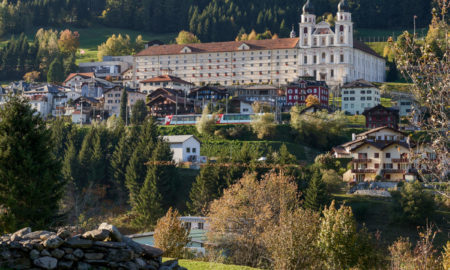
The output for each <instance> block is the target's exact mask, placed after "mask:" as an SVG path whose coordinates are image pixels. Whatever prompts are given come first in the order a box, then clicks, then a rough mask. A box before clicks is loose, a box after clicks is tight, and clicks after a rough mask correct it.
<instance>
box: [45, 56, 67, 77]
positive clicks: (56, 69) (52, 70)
mask: <svg viewBox="0 0 450 270" xmlns="http://www.w3.org/2000/svg"><path fill="white" fill-rule="evenodd" d="M62 81H64V67H63V64H62V63H61V59H60V58H59V57H56V58H55V60H53V62H52V63H51V64H50V67H49V69H48V73H47V82H49V83H55V82H62Z"/></svg>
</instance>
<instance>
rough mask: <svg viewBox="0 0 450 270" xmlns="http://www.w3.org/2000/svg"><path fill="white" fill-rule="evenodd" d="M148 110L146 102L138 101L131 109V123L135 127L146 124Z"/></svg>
mask: <svg viewBox="0 0 450 270" xmlns="http://www.w3.org/2000/svg"><path fill="white" fill-rule="evenodd" d="M147 114H148V110H147V105H145V101H143V100H138V101H136V103H135V104H134V106H133V108H132V109H131V123H132V124H133V125H140V124H142V123H143V122H144V120H145V118H146V117H147Z"/></svg>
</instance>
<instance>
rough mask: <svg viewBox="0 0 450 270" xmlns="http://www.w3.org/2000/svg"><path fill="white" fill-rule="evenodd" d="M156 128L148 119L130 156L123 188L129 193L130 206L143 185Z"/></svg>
mask: <svg viewBox="0 0 450 270" xmlns="http://www.w3.org/2000/svg"><path fill="white" fill-rule="evenodd" d="M157 129H158V127H157V125H156V122H155V121H154V119H153V118H150V119H149V120H148V121H146V122H145V123H144V125H143V126H142V131H141V132H140V134H139V141H138V143H137V145H136V147H135V149H134V151H133V154H132V155H131V158H130V162H129V163H128V166H127V169H126V176H125V186H126V187H127V189H128V191H129V197H130V204H131V205H134V203H135V200H136V198H137V196H138V194H139V190H140V187H141V186H142V184H143V183H144V180H145V177H146V173H147V167H146V165H145V163H147V162H148V161H149V160H150V159H151V157H152V152H153V149H154V146H155V144H156V141H157V139H158V130H157Z"/></svg>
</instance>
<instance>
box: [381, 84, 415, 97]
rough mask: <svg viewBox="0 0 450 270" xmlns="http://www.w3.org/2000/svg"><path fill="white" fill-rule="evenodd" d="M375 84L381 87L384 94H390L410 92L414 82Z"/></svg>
mask: <svg viewBox="0 0 450 270" xmlns="http://www.w3.org/2000/svg"><path fill="white" fill-rule="evenodd" d="M373 84H374V85H375V86H376V87H378V88H380V89H381V92H382V93H383V94H389V93H390V92H403V93H410V92H411V86H412V84H410V83H399V82H385V83H373Z"/></svg>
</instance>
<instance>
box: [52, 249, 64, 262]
mask: <svg viewBox="0 0 450 270" xmlns="http://www.w3.org/2000/svg"><path fill="white" fill-rule="evenodd" d="M51 254H52V257H53V258H56V259H61V258H62V257H63V256H64V251H63V250H62V249H59V248H57V249H54V250H52V252H51Z"/></svg>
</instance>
